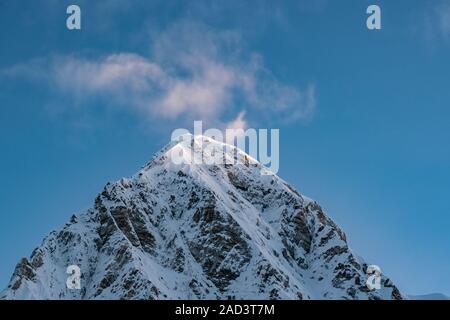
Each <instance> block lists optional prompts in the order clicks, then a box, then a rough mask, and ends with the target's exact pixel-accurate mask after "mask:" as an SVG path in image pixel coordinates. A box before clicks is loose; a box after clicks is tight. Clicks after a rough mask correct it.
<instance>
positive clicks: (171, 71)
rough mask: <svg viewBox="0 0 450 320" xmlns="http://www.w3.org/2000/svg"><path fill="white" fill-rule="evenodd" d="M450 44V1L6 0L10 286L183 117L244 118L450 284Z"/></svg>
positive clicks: (4, 195) (4, 170)
mask: <svg viewBox="0 0 450 320" xmlns="http://www.w3.org/2000/svg"><path fill="white" fill-rule="evenodd" d="M72 3H77V4H79V5H80V7H81V10H82V30H81V31H68V30H67V29H66V27H65V20H66V17H67V16H66V14H65V11H66V7H67V6H68V5H69V4H72ZM369 4H378V5H380V7H381V9H382V30H379V31H369V30H368V29H367V28H366V26H365V22H366V17H367V15H366V13H365V11H366V8H367V6H368V5H369ZM449 53H450V2H449V1H438V0H437V1H426V0H422V1H407V0H397V1H381V0H373V1H363V0H359V1H356V0H355V1H350V0H348V1H337V0H329V1H327V0H319V1H282V2H277V3H276V4H275V3H274V2H273V1H227V2H226V3H225V2H223V1H220V2H219V1H195V2H190V3H188V2H186V1H180V2H177V1H170V2H168V1H141V0H134V1H122V0H116V1H114V0H109V1H107V0H104V1H95V2H92V1H81V0H80V1H70V2H69V1H56V0H39V1H33V2H30V1H24V0H18V1H14V2H13V1H5V0H0V150H1V157H0V170H1V171H0V173H1V177H2V178H3V181H2V184H1V186H0V204H1V209H0V222H1V224H0V254H1V259H0V287H4V286H5V285H6V284H7V281H8V279H9V277H10V275H11V274H12V271H13V269H14V266H15V264H16V262H17V261H18V260H19V259H20V257H22V256H27V255H29V254H30V253H31V251H32V249H33V248H34V247H36V246H37V245H38V244H39V243H40V241H41V239H42V238H43V236H44V235H45V234H47V233H48V232H49V231H51V230H52V229H55V228H58V227H60V226H61V225H63V224H64V223H65V222H66V221H67V219H68V218H69V217H70V215H71V214H72V213H76V212H80V211H81V210H82V209H85V208H88V207H90V205H91V204H92V203H93V199H94V198H95V196H96V194H97V193H98V192H99V191H100V190H101V188H102V187H103V185H104V184H105V183H106V182H108V181H112V180H116V179H119V178H120V177H122V176H129V175H132V174H133V173H134V172H136V171H137V170H138V169H139V168H140V166H141V165H143V164H144V163H145V162H146V161H147V160H148V159H149V158H150V157H151V155H152V154H153V153H154V152H156V151H157V150H158V149H160V148H161V147H162V146H163V145H164V144H166V143H167V142H168V141H169V139H170V133H171V132H172V130H174V129H176V128H179V127H186V128H192V125H193V123H192V121H193V120H194V119H201V120H204V121H205V122H206V124H208V125H210V126H217V127H223V126H226V125H227V124H229V123H230V122H233V121H234V120H236V119H237V118H238V116H239V114H241V115H242V117H241V120H242V121H244V122H245V124H246V125H247V126H251V127H257V128H258V127H261V128H279V129H280V140H281V141H280V142H281V145H280V153H281V154H280V171H279V175H280V176H281V177H283V178H284V179H285V180H287V181H289V182H290V183H292V184H293V185H294V186H295V187H296V188H297V189H298V190H300V191H301V192H302V193H304V194H306V195H308V196H309V197H312V198H314V199H315V200H317V201H318V202H319V203H320V204H321V205H322V206H323V207H324V208H325V209H326V211H327V212H328V214H329V215H330V216H331V217H332V218H333V219H334V220H335V221H336V222H337V223H338V224H339V225H340V226H342V228H343V229H344V230H345V231H346V233H347V235H348V238H349V242H350V245H351V247H352V248H353V249H354V250H355V251H356V252H358V253H359V254H361V255H362V256H364V257H365V258H366V259H367V260H368V261H369V262H371V263H375V264H378V265H380V266H381V269H382V271H383V273H385V274H387V275H388V276H390V277H391V278H392V279H393V280H394V282H395V283H396V284H398V285H399V286H400V288H401V289H403V290H404V291H405V292H407V293H412V294H421V293H430V292H442V293H445V294H447V295H449V294H450V274H449V272H448V270H449V266H450V253H449V249H448V246H449V244H450V232H449V227H450V216H449V211H450V210H449V209H450V202H449V201H448V193H449V189H450V148H449V147H448V141H449V138H450V125H449V118H450V109H449V106H450V90H449V83H450V81H449V80H450V79H449V77H450V76H449V75H450V61H449Z"/></svg>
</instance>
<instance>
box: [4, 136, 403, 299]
mask: <svg viewBox="0 0 450 320" xmlns="http://www.w3.org/2000/svg"><path fill="white" fill-rule="evenodd" d="M200 145H203V147H206V146H208V147H209V148H210V150H214V152H213V153H212V154H208V155H207V154H204V153H203V152H202V151H201V148H200ZM224 146H225V145H224V144H222V143H219V142H217V141H215V140H212V139H210V138H207V137H203V136H196V137H195V138H194V137H192V136H189V137H188V139H187V138H186V137H185V139H184V140H183V141H181V142H179V143H171V144H169V145H168V146H167V147H166V148H164V149H163V150H162V151H161V152H159V153H158V154H157V155H156V156H155V157H154V158H153V159H152V160H151V161H150V162H149V163H148V164H147V165H146V166H145V167H143V168H142V169H141V170H140V171H139V172H138V173H137V174H136V175H135V176H133V177H131V178H130V179H121V180H120V181H118V182H115V183H108V184H107V185H106V186H105V188H104V190H103V191H102V192H101V193H100V194H99V195H98V196H97V198H96V200H95V203H94V205H93V207H92V208H91V209H89V210H87V211H86V212H83V213H81V214H80V215H77V216H72V218H71V219H70V221H69V222H68V223H67V224H66V225H65V226H64V227H63V228H62V229H61V230H59V231H53V232H52V233H50V234H49V235H48V236H47V237H46V238H45V239H44V240H43V242H42V244H41V246H39V247H38V248H37V249H35V250H34V251H33V253H32V255H31V257H30V258H29V259H27V258H23V259H22V260H21V261H20V262H19V263H18V265H17V267H16V269H15V271H14V274H13V276H12V278H11V281H10V283H9V285H8V288H7V289H6V290H4V291H3V292H2V293H1V294H0V298H2V299H205V298H208V299H227V298H233V299H401V298H402V295H401V294H400V292H399V291H398V290H397V288H396V287H395V286H394V285H393V283H392V282H391V281H390V280H389V279H387V278H386V277H384V276H382V280H381V289H379V290H373V291H370V290H369V289H368V288H367V287H366V285H365V282H366V279H367V274H366V273H365V271H366V269H367V265H366V264H365V263H364V262H363V261H361V259H360V258H358V257H357V256H356V255H355V254H354V253H353V252H352V251H351V250H350V249H349V248H348V246H347V242H346V236H345V234H344V232H343V231H342V230H341V229H340V228H339V227H338V226H337V225H336V224H335V223H334V222H333V221H332V220H331V219H330V218H329V217H327V215H326V214H325V213H324V212H323V210H322V209H321V207H320V206H319V205H318V204H317V203H316V202H314V201H312V200H310V199H308V198H306V197H304V196H302V195H301V194H299V193H298V192H297V191H295V190H294V189H293V188H292V187H291V186H289V185H288V184H287V183H286V182H284V181H283V180H282V179H280V178H279V177H277V176H276V175H261V172H262V171H264V170H265V168H264V167H263V166H262V165H261V164H260V163H258V162H257V161H256V160H254V159H252V158H251V157H250V156H248V155H247V154H245V153H244V152H242V151H240V150H238V149H236V148H234V147H233V148H231V150H227V149H224ZM181 151H182V152H183V155H184V156H187V157H189V156H193V155H199V154H200V155H203V157H204V160H210V159H208V157H213V156H219V157H223V158H227V159H235V160H236V163H235V164H234V165H206V164H198V165H197V164H182V165H175V164H174V163H173V162H172V161H171V159H170V156H171V154H172V153H173V152H178V153H179V152H181ZM69 265H78V266H79V267H80V269H81V273H82V278H81V290H74V289H68V288H67V287H66V279H67V277H68V274H66V268H67V266H69Z"/></svg>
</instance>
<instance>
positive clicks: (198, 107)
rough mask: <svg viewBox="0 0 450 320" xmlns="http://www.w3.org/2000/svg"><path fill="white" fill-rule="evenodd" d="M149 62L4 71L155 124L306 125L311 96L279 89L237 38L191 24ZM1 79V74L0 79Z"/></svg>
mask: <svg viewBox="0 0 450 320" xmlns="http://www.w3.org/2000/svg"><path fill="white" fill-rule="evenodd" d="M151 40H152V41H151V42H152V46H151V50H150V51H151V53H150V54H149V56H148V57H144V56H142V55H138V54H135V53H130V52H122V53H114V54H110V55H107V56H103V57H97V58H86V57H80V56H56V57H53V58H50V59H39V60H34V61H31V62H28V63H25V64H20V65H16V66H13V67H12V68H10V69H8V70H6V73H7V74H8V75H10V76H11V75H16V76H17V75H21V76H27V77H30V78H35V79H36V78H37V79H39V80H44V81H45V82H46V83H47V84H50V85H51V87H52V88H56V89H57V91H58V92H60V93H62V94H65V95H69V96H72V97H74V98H76V99H77V100H78V101H80V100H81V101H83V99H88V98H90V97H92V96H95V97H100V98H102V99H104V100H105V102H106V104H107V105H115V106H121V107H126V108H129V109H130V111H133V112H136V111H137V112H139V113H140V114H144V115H146V116H148V118H151V119H155V118H159V119H161V118H162V119H172V120H174V119H180V118H183V119H203V120H213V121H216V122H221V123H226V122H227V120H226V119H225V118H226V117H227V116H228V117H229V116H230V114H231V115H232V114H233V113H234V114H235V115H236V114H239V115H238V117H237V118H236V120H238V122H236V123H241V124H242V123H245V121H244V120H243V116H244V113H239V112H241V111H242V110H244V109H245V110H248V111H257V112H256V113H254V112H249V113H247V114H250V113H252V114H257V116H258V117H266V118H268V119H276V120H279V121H285V120H287V119H289V120H290V121H292V120H298V119H306V118H309V117H311V115H312V114H313V112H314V109H315V91H314V87H313V86H312V85H311V86H309V87H308V88H306V89H305V90H300V89H298V88H296V87H293V86H289V85H286V84H283V83H282V82H280V81H278V80H277V79H276V77H275V76H274V75H273V74H272V72H270V70H268V69H267V68H266V67H265V66H264V62H263V59H262V57H261V56H260V55H258V54H256V53H246V52H247V50H246V48H245V45H244V44H243V41H242V39H241V38H240V36H239V34H238V33H236V32H232V31H213V30H211V29H209V28H207V27H206V26H205V25H199V24H194V23H189V22H184V23H179V24H175V25H174V26H172V27H171V28H169V29H168V30H166V31H165V32H162V33H158V34H155V35H154V36H153V37H152V39H151ZM4 73H5V72H4Z"/></svg>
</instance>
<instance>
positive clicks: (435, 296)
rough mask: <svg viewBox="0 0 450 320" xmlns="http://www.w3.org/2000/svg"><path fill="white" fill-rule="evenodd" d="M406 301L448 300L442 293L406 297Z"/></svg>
mask: <svg viewBox="0 0 450 320" xmlns="http://www.w3.org/2000/svg"><path fill="white" fill-rule="evenodd" d="M408 299H410V300H450V298H449V297H447V296H446V295H445V294H442V293H429V294H420V295H413V294H410V295H408Z"/></svg>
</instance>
